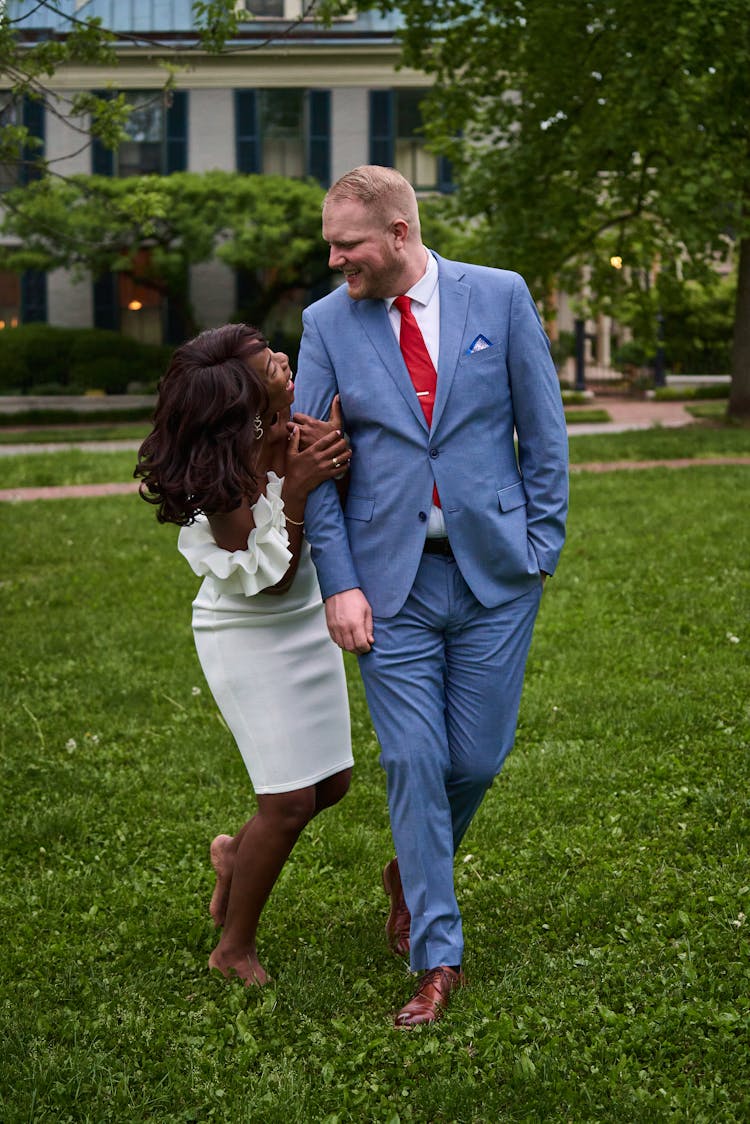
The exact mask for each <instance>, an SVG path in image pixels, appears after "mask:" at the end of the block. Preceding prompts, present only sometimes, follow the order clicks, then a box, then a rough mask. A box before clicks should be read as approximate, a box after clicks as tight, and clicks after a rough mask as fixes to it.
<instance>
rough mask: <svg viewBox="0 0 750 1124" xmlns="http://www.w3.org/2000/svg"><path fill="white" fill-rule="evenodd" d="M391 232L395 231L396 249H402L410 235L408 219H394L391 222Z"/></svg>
mask: <svg viewBox="0 0 750 1124" xmlns="http://www.w3.org/2000/svg"><path fill="white" fill-rule="evenodd" d="M391 232H392V233H393V239H394V242H395V244H396V249H398V250H400V249H402V248H403V247H404V245H405V244H406V239H407V238H408V236H409V224H408V222H407V221H406V219H394V220H393V222H392V223H391Z"/></svg>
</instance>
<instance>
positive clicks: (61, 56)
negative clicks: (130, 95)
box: [0, 0, 238, 179]
mask: <svg viewBox="0 0 750 1124" xmlns="http://www.w3.org/2000/svg"><path fill="white" fill-rule="evenodd" d="M76 7H77V6H76ZM40 10H41V11H46V12H47V13H48V15H49V24H50V27H52V28H54V29H55V31H54V34H53V35H51V36H43V37H42V36H40V35H39V34H38V33H35V32H34V31H33V27H32V26H31V24H30V17H32V16H35V17H38V13H39V12H40ZM192 12H193V16H194V22H195V28H194V32H193V34H192V35H191V36H186V37H185V41H184V42H182V43H181V44H180V46H179V47H177V48H176V47H174V46H173V45H168V44H163V43H162V44H158V43H156V42H155V39H154V37H153V36H146V35H137V34H132V33H125V32H119V33H118V32H114V31H110V30H108V29H107V28H105V27H104V26H103V24H102V21H101V20H99V19H94V18H90V17H85V16H79V15H76V14H75V11H73V5H72V4H70V3H68V4H67V5H65V4H64V3H60V2H55V0H33V2H30V0H6V2H4V3H0V74H1V75H2V76H3V79H2V83H1V84H2V91H0V111H2V116H0V165H6V167H7V166H8V165H10V166H17V167H18V168H19V169H21V170H23V172H24V175H23V176H22V178H23V179H28V178H33V177H34V176H36V175H39V174H41V173H42V172H43V171H46V170H48V165H47V164H46V161H45V160H44V156H43V153H42V144H41V139H40V137H39V135H38V133H36V131H35V129H34V126H33V124H30V123H29V122H27V121H24V120H23V116H22V114H20V113H14V112H13V110H14V108H15V107H19V106H21V105H22V104H23V103H24V101H26V102H31V103H32V104H35V105H44V106H45V107H46V109H47V110H48V111H49V112H50V113H51V114H53V115H54V116H56V117H63V118H64V119H65V120H66V121H67V122H68V123H69V124H70V125H71V127H72V128H73V129H74V130H75V131H76V132H78V133H79V134H80V136H81V145H86V144H89V143H90V142H91V139H92V138H93V137H97V138H98V139H99V140H101V141H102V143H103V144H104V145H105V146H107V147H108V148H115V147H117V145H118V144H119V143H120V141H122V140H123V139H124V125H125V123H126V122H127V119H128V117H129V115H130V112H131V108H130V106H129V105H128V101H127V98H126V97H125V95H123V94H116V95H114V96H112V97H107V98H102V97H97V96H96V95H95V94H93V93H91V92H90V91H84V92H81V93H79V94H77V95H75V96H73V97H72V98H70V99H69V100H63V99H61V98H60V97H59V96H58V95H55V94H54V93H53V91H52V90H51V88H50V82H51V79H52V78H53V76H54V74H55V72H56V71H57V70H59V69H60V67H62V66H64V65H65V64H67V63H77V64H88V65H95V64H96V65H104V66H107V67H108V68H110V69H116V67H117V65H118V61H119V60H118V54H117V51H116V47H117V45H118V44H120V43H123V42H127V43H131V44H132V43H148V44H149V45H150V46H158V48H159V50H160V53H161V54H162V56H163V59H164V62H163V65H164V87H163V90H166V89H168V88H169V87H171V86H172V84H173V82H174V76H175V73H176V71H177V70H179V68H180V65H181V64H182V62H183V60H184V58H185V56H186V55H189V54H190V52H191V51H195V50H196V49H197V48H201V49H203V50H207V51H211V52H220V51H222V50H223V49H224V46H225V44H226V41H227V39H229V38H230V37H231V36H232V35H234V34H235V33H236V31H237V28H238V16H237V12H236V4H235V3H234V0H208V2H202V0H196V2H195V3H193V5H192ZM34 26H37V25H34ZM162 92H163V91H162Z"/></svg>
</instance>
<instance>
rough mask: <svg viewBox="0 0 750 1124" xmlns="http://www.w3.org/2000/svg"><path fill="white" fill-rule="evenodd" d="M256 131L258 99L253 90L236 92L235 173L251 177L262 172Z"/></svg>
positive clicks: (257, 130)
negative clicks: (242, 173)
mask: <svg viewBox="0 0 750 1124" xmlns="http://www.w3.org/2000/svg"><path fill="white" fill-rule="evenodd" d="M258 133H259V129H258V98H257V96H256V92H255V90H236V91H235V95H234V139H235V151H236V161H237V171H238V172H244V173H245V175H253V174H257V173H258V172H260V171H262V169H261V166H260V144H259V136H258Z"/></svg>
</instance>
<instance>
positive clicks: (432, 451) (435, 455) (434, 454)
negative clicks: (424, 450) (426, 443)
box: [430, 449, 440, 458]
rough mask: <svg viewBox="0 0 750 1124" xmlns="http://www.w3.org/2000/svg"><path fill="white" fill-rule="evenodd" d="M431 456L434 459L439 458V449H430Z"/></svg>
mask: <svg viewBox="0 0 750 1124" xmlns="http://www.w3.org/2000/svg"><path fill="white" fill-rule="evenodd" d="M430 456H431V457H433V458H434V457H439V456H440V453H439V452H438V451H437V449H430Z"/></svg>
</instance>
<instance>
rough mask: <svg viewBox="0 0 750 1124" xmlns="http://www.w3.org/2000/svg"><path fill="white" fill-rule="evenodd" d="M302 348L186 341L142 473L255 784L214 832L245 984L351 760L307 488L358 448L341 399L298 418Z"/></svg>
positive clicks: (200, 645)
mask: <svg viewBox="0 0 750 1124" xmlns="http://www.w3.org/2000/svg"><path fill="white" fill-rule="evenodd" d="M293 399H294V386H293V383H292V380H291V372H290V369H289V360H288V358H287V356H286V355H283V354H282V353H273V352H272V351H271V350H270V348H269V347H268V346H267V344H266V341H265V339H264V338H263V336H262V335H261V334H260V332H259V331H257V329H255V328H250V327H248V326H246V325H244V324H228V325H225V326H224V327H222V328H217V329H213V330H211V331H207V332H203V333H202V334H201V335H199V336H198V337H197V338H196V339H194V340H190V341H189V342H188V343H186V344H183V345H182V347H179V348H178V349H177V350H176V351H175V353H174V355H173V357H172V360H171V363H170V365H169V368H168V370H167V372H166V374H165V376H164V378H163V379H162V380H161V382H160V384H159V394H158V401H157V405H156V411H155V413H154V421H153V428H152V431H151V433H150V434H149V436H148V437H147V438H146V440H145V441H144V442H143V444H142V446H141V448H140V451H139V455H138V466H137V468H136V470H135V475H136V476H141V477H143V483H142V484H141V489H140V490H141V495H142V496H143V498H144V499H145V500H147V501H148V502H149V503H153V504H157V505H158V510H157V513H156V514H157V519H158V520H159V521H160V522H162V523H177V524H179V525H180V526H181V527H182V530H181V531H180V536H179V541H178V547H179V550H180V551H181V553H182V554H184V555H185V557H186V558H187V560H188V562H189V563H190V566H191V567H192V569H193V570H194V571H195V573H196V574H198V575H199V576H201V577H203V579H204V580H203V584H202V585H201V587H200V590H199V591H198V595H197V597H196V599H195V601H194V602H193V630H194V636H195V644H196V648H197V651H198V657H199V659H200V662H201V666H202V668H203V671H204V674H205V676H206V680H207V682H208V684H209V687H210V688H211V691H212V693H213V696H214V698H215V699H216V702H217V704H218V706H219V709H220V710H221V713H222V715H223V717H224V719H225V720H226V723H227V725H228V726H229V728H230V730H231V731H232V734H233V735H234V738H235V740H236V742H237V745H238V747H239V749H240V752H241V754H242V757H243V759H244V761H245V765H246V766H247V769H248V772H249V774H250V779H251V780H252V783H253V786H254V788H255V792H256V796H257V803H258V809H257V812H256V814H255V815H254V816H253V817H252V818H251V819H249V820H248V821H247V823H246V824H245V825H244V826H243V827H242V828H241V829H240V831H239V832H238V833H237V835H235V836H233V837H232V836H229V835H218V836H217V837H216V838H215V839H214V840H213V842H212V844H211V852H210V853H211V862H212V864H213V867H214V869H215V872H216V887H215V889H214V892H213V897H212V899H211V905H210V911H211V916H212V917H213V919H214V923H215V924H216V926H217V927H219V926H223V931H222V935H221V939H220V940H219V943H218V945H217V946H216V948H215V949H214V951H213V952H212V954H211V956H210V958H209V961H208V964H209V967H210V968H218V970H219V971H220V972H221V973H222V974H223V975H224V976H227V977H230V976H234V975H236V976H239V977H240V978H241V979H242V980H244V982H245V984H247V985H250V984H264V983H266V982H267V981H268V976H267V974H266V971H265V969H264V968H263V966H262V965H261V963H260V960H259V959H258V953H257V949H256V930H257V926H258V920H259V918H260V914H261V911H262V909H263V906H264V905H265V903H266V901H267V899H268V896H269V894H270V892H271V890H272V888H273V886H274V883H275V882H276V879H277V878H278V876H279V873H280V872H281V869H282V867H283V865H284V863H285V862H286V860H287V858H288V857H289V854H290V853H291V850H292V848H293V847H294V844H295V842H296V841H297V838H298V836H299V835H300V832H301V831H302V829H303V828H304V827H305V825H306V824H307V823H309V821H310V820H311V819H312V818H313V816H315V815H317V814H318V812H320V811H321V810H322V809H323V808H328V807H330V806H331V805H332V804H335V803H337V801H339V800H340V799H341V798H342V796H344V795H345V793H346V791H347V789H348V787H349V781H350V778H351V771H352V765H353V759H352V753H351V740H350V728H349V710H348V703H347V695H346V681H345V677H344V668H343V662H342V657H341V653H340V651H339V650H338V649H337V648H336V647H335V645H334V644H333V643H332V642H331V640H330V639H329V637H328V630H327V628H326V623H325V614H324V610H323V604H322V600H321V596H320V590H319V587H318V583H317V577H316V574H315V569H314V567H313V564H312V560H311V558H310V549H309V547H308V545H307V544H306V542H305V540H304V538H303V524H304V513H305V500H306V497H307V495H308V493H309V492H310V491H311V490H312V489H313V488H315V487H317V485H318V484H320V483H321V482H322V481H324V480H327V479H329V478H330V477H333V476H338V475H340V474H341V472H342V471H344V470H345V469H346V467H347V466H348V463H349V459H350V456H351V454H350V450H349V447H348V443H347V441H346V440H345V439H344V437H343V436H342V434H341V431H340V428H339V427H340V415H339V414H338V403H337V402H336V403H334V407H333V409H332V414H331V419H330V420H329V423H326V422H315V421H314V420H312V419H309V418H306V419H304V422H303V425H302V429H301V427H300V425H296V424H295V425H291V424H290V423H289V420H288V419H289V408H290V405H291V403H292V401H293Z"/></svg>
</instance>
